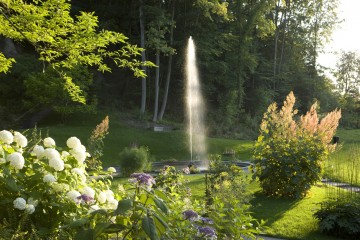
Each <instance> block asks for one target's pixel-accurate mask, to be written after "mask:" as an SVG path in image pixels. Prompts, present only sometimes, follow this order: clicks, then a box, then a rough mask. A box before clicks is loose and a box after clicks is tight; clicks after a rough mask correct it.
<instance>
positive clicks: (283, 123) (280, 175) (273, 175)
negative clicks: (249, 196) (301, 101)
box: [254, 92, 341, 198]
mask: <svg viewBox="0 0 360 240" xmlns="http://www.w3.org/2000/svg"><path fill="white" fill-rule="evenodd" d="M294 105H295V97H294V94H293V93H292V92H291V93H290V94H289V95H288V96H287V98H286V100H285V101H284V105H283V107H282V108H281V109H280V110H278V108H277V105H276V104H275V103H273V104H271V105H270V106H269V108H268V110H267V112H266V113H265V114H264V118H263V120H262V123H261V126H260V135H259V137H258V139H257V142H256V144H255V152H254V159H255V168H254V177H257V178H258V179H259V180H260V185H261V187H262V188H263V191H264V193H266V194H267V195H275V196H285V197H295V198H298V197H302V196H304V195H306V193H307V191H308V190H309V189H310V187H311V185H312V184H314V183H316V182H317V181H319V180H320V178H321V173H322V170H323V163H324V161H325V160H326V159H327V157H328V154H329V152H330V151H332V150H334V148H335V146H336V145H333V144H332V143H331V139H332V137H333V136H334V133H335V131H336V128H337V126H338V124H339V119H340V117H341V112H340V110H335V111H333V112H330V113H328V114H327V115H326V116H325V117H324V118H322V119H321V121H319V118H318V115H317V112H316V108H317V105H316V103H315V104H314V105H313V106H312V107H311V108H310V110H309V111H308V112H307V113H306V114H305V115H303V116H301V117H300V118H299V120H298V121H296V120H295V119H294V118H295V115H296V113H297V111H296V110H295V109H294Z"/></svg>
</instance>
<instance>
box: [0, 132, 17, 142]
mask: <svg viewBox="0 0 360 240" xmlns="http://www.w3.org/2000/svg"><path fill="white" fill-rule="evenodd" d="M0 141H1V142H3V143H6V144H11V143H12V142H13V141H14V136H13V135H12V133H11V132H9V131H7V130H2V131H0Z"/></svg>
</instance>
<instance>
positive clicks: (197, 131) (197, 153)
mask: <svg viewBox="0 0 360 240" xmlns="http://www.w3.org/2000/svg"><path fill="white" fill-rule="evenodd" d="M195 50H196V49H195V44H194V41H193V39H192V37H190V38H189V41H188V45H187V51H186V65H185V66H186V103H187V105H186V106H187V122H188V126H187V130H188V135H189V148H190V160H191V162H192V161H194V160H200V161H201V166H198V167H200V168H204V169H207V168H208V160H207V154H206V152H207V149H206V143H205V128H204V102H203V98H202V93H201V87H200V81H199V73H198V69H197V65H196V54H195V52H196V51H195Z"/></svg>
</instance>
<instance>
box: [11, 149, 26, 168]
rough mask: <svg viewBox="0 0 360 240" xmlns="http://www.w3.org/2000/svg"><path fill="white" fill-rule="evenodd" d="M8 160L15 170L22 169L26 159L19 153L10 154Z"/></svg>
mask: <svg viewBox="0 0 360 240" xmlns="http://www.w3.org/2000/svg"><path fill="white" fill-rule="evenodd" d="M7 160H8V161H10V166H13V167H14V168H15V169H22V168H23V167H24V164H25V159H24V157H23V156H22V155H21V153H18V152H14V153H12V154H10V155H9V156H8V157H7Z"/></svg>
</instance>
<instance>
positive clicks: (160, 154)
mask: <svg viewBox="0 0 360 240" xmlns="http://www.w3.org/2000/svg"><path fill="white" fill-rule="evenodd" d="M105 116H106V114H99V115H96V116H92V115H90V116H89V117H88V118H89V119H83V120H79V121H74V120H73V121H71V122H69V123H67V124H66V125H59V124H58V125H54V124H48V125H47V126H40V129H41V130H42V133H43V135H44V136H45V135H46V134H47V133H48V134H49V136H51V137H53V138H54V139H55V140H56V142H57V145H58V146H60V147H64V146H65V145H66V143H65V142H66V140H67V139H68V138H69V137H71V136H77V137H78V138H79V139H80V140H81V141H82V143H84V145H85V146H86V145H87V144H86V142H87V139H88V138H89V136H90V134H91V132H92V130H93V129H94V128H95V126H96V125H97V124H98V123H100V122H101V120H102V119H103V118H105ZM109 122H110V127H109V135H108V136H107V137H106V138H105V146H104V155H103V157H102V161H103V164H104V166H110V165H118V163H117V161H118V160H117V156H118V155H119V152H120V151H122V150H123V149H124V148H125V147H128V146H130V145H131V144H133V143H136V144H138V145H139V146H142V145H145V146H148V147H149V149H150V153H151V154H152V155H153V156H154V157H155V159H156V161H161V160H189V158H190V152H189V147H188V140H187V136H186V133H185V131H183V130H174V131H170V132H154V131H153V130H152V129H150V128H135V127H129V126H127V125H125V124H124V123H123V122H122V121H121V120H120V118H119V117H118V116H116V115H115V116H110V117H109ZM207 143H208V153H209V154H222V153H223V152H224V151H225V150H226V149H232V150H235V151H236V155H235V157H236V158H237V159H241V160H249V159H250V158H251V155H252V145H253V141H244V140H233V139H222V138H207Z"/></svg>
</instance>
